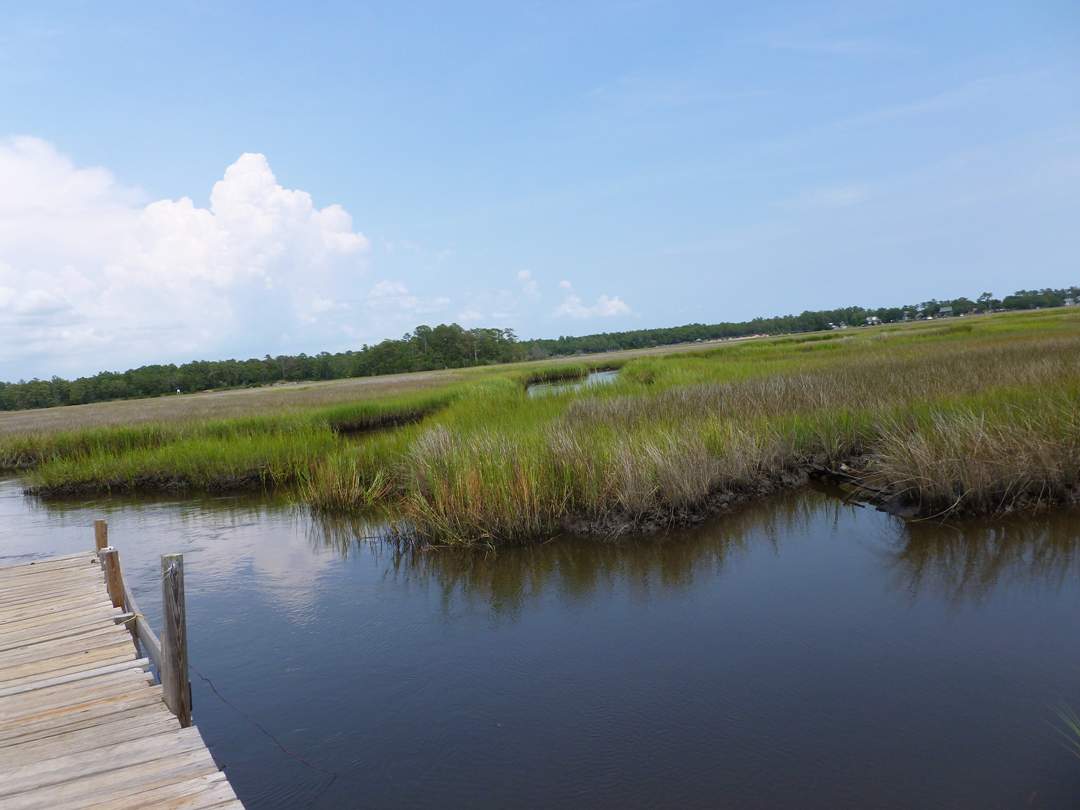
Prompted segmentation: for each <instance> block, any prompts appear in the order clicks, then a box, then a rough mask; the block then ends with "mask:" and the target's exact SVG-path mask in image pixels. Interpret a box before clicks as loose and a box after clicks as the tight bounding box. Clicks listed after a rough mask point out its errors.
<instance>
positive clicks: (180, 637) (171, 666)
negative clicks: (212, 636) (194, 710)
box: [161, 554, 191, 728]
mask: <svg viewBox="0 0 1080 810" xmlns="http://www.w3.org/2000/svg"><path fill="white" fill-rule="evenodd" d="M161 606H162V614H163V616H162V619H163V624H162V630H161V686H162V688H163V690H164V697H165V705H166V706H168V707H169V709H170V710H171V711H172V713H173V714H175V715H176V717H177V718H178V719H179V720H180V725H181V726H183V727H185V728H186V727H188V726H190V725H191V683H190V682H189V681H188V651H187V616H186V613H185V609H184V555H183V554H163V555H161Z"/></svg>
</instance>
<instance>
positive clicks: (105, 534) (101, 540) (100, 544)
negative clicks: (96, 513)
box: [94, 520, 109, 551]
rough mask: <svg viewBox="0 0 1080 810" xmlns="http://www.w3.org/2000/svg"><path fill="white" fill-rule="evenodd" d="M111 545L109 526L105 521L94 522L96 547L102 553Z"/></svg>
mask: <svg viewBox="0 0 1080 810" xmlns="http://www.w3.org/2000/svg"><path fill="white" fill-rule="evenodd" d="M107 545H109V524H108V523H106V522H105V521H104V520H95V521H94V547H95V548H96V549H97V550H98V551H101V550H102V549H103V548H105V547H106V546H107Z"/></svg>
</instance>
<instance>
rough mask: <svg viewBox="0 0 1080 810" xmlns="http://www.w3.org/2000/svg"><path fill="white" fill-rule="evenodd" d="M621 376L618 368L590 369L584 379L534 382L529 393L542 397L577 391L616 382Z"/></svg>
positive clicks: (532, 395) (531, 395)
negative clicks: (606, 369) (605, 369)
mask: <svg viewBox="0 0 1080 810" xmlns="http://www.w3.org/2000/svg"><path fill="white" fill-rule="evenodd" d="M618 376H619V370H618V369H609V370H608V371H590V372H589V373H588V374H587V375H585V379H583V380H571V381H568V382H546V383H533V384H532V385H530V386H529V388H528V390H527V393H528V395H529V396H530V397H542V396H547V395H548V394H560V393H564V392H566V391H577V390H578V389H579V388H592V387H593V386H594V385H603V384H605V383H610V382H615V379H616V378H617V377H618Z"/></svg>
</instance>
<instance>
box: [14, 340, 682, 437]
mask: <svg viewBox="0 0 1080 810" xmlns="http://www.w3.org/2000/svg"><path fill="white" fill-rule="evenodd" d="M700 349H701V344H678V345H674V346H659V347H656V348H653V349H634V350H629V351H618V352H604V353H601V354H592V355H588V357H587V359H588V361H589V364H590V365H595V364H601V365H602V364H604V363H605V362H610V361H622V360H628V359H631V358H634V357H647V356H652V355H664V354H673V353H679V352H687V351H695V350H700ZM580 363H581V358H580V357H564V358H552V359H550V360H542V361H531V362H526V363H512V364H508V365H504V366H481V367H478V368H470V369H447V370H444V371H417V372H412V373H409V374H387V375H384V376H381V377H357V378H353V379H348V380H329V381H326V382H303V383H286V384H280V385H270V386H262V387H259V388H240V389H233V390H228V391H205V392H201V393H196V394H183V395H180V396H166V397H153V398H148V399H125V400H115V401H113V402H95V403H92V404H89V405H67V406H62V407H56V408H39V409H36V410H27V411H7V412H0V436H5V435H7V436H13V435H19V434H30V433H54V432H57V431H69V430H82V429H84V428H98V427H115V426H119V425H140V424H146V423H166V422H195V421H204V420H208V419H231V418H235V417H243V416H256V415H261V414H268V413H278V412H286V411H292V410H302V409H305V408H314V407H320V406H325V405H336V404H340V403H345V402H357V401H362V400H366V399H374V398H381V397H389V396H397V395H400V394H409V393H414V392H417V391H425V390H431V389H435V388H442V387H444V386H448V385H452V384H454V383H456V382H461V381H462V380H472V379H477V378H478V377H483V376H487V375H491V374H505V373H511V374H516V373H519V372H528V371H529V370H531V369H535V368H541V367H545V366H551V365H563V364H578V365H579V364H580Z"/></svg>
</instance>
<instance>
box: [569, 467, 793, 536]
mask: <svg viewBox="0 0 1080 810" xmlns="http://www.w3.org/2000/svg"><path fill="white" fill-rule="evenodd" d="M809 481H810V473H809V471H808V470H801V469H800V470H784V471H782V472H780V473H776V474H773V475H770V476H767V477H763V478H761V479H760V480H758V481H755V482H754V483H752V484H750V485H748V486H745V487H743V488H741V489H737V490H730V489H729V490H724V491H718V492H713V493H711V494H710V495H708V496H707V497H706V498H705V499H704V500H702V501H699V502H695V503H691V504H684V505H681V506H678V507H673V508H671V509H654V510H650V511H648V512H644V513H641V514H632V513H630V512H624V511H618V512H608V513H607V514H604V515H596V516H587V517H582V516H569V517H567V518H566V519H565V520H563V522H562V524H561V526H560V529H561V531H562V532H564V533H566V534H576V535H593V536H603V537H608V538H618V537H621V536H623V535H627V534H635V535H637V534H655V533H657V532H661V531H666V530H668V529H676V528H683V527H687V526H695V525H697V524H699V523H704V522H705V521H707V520H709V519H711V518H714V517H716V516H718V515H722V514H725V513H727V512H730V511H732V510H733V509H735V508H736V507H739V506H741V505H743V504H746V503H749V502H751V501H756V500H759V499H761V498H765V497H767V496H769V495H774V494H776V493H778V492H783V491H786V490H792V489H798V488H799V487H803V486H806V484H807V483H808V482H809Z"/></svg>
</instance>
